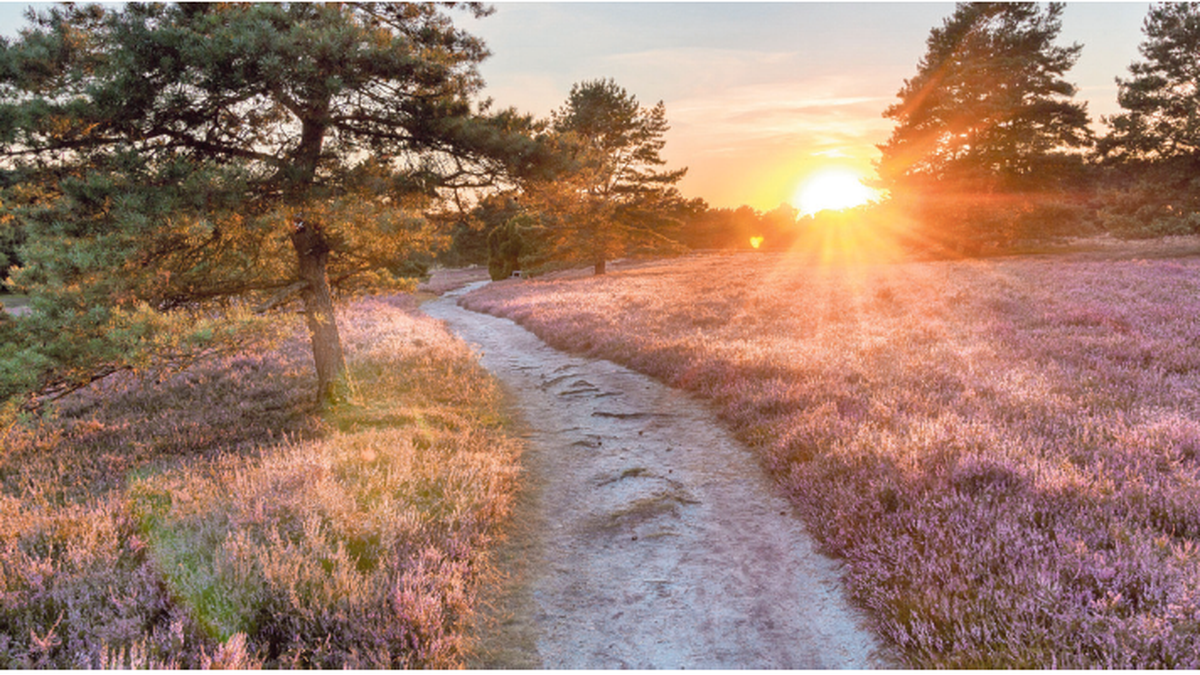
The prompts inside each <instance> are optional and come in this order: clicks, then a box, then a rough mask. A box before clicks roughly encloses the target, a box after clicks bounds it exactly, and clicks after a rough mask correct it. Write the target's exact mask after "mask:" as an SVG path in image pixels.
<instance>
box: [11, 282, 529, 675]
mask: <svg viewBox="0 0 1200 675" xmlns="http://www.w3.org/2000/svg"><path fill="white" fill-rule="evenodd" d="M414 308H415V305H414V304H413V303H412V302H411V300H405V299H400V298H390V299H382V300H367V301H362V302H359V303H355V304H354V305H352V306H350V307H348V308H347V309H346V310H344V311H343V312H342V313H341V315H340V317H339V322H340V323H341V325H342V326H343V332H344V336H343V337H344V342H345V345H346V349H347V360H348V362H349V368H350V372H351V376H352V378H353V379H354V382H355V384H356V385H357V387H358V397H357V399H356V405H354V406H350V407H346V408H343V409H340V410H338V411H337V412H336V413H334V414H332V415H329V416H326V417H324V418H322V417H318V416H317V415H316V413H315V412H314V411H313V410H312V408H311V398H312V394H311V392H312V391H313V383H312V381H311V380H310V378H311V356H310V355H309V354H308V353H307V350H306V349H305V348H304V344H305V341H304V340H303V339H301V336H300V335H297V336H296V338H295V339H293V340H291V341H288V342H287V343H285V344H284V345H283V346H282V348H281V349H279V350H277V351H272V352H266V351H263V352H260V353H253V354H244V355H241V356H238V357H236V358H228V359H219V360H212V361H210V362H206V363H202V364H199V365H197V366H194V367H192V368H190V369H188V370H186V371H184V372H182V373H180V374H178V375H175V376H173V377H170V378H166V379H164V380H163V381H158V380H157V379H156V378H154V377H134V376H121V377H114V378H110V379H109V380H106V381H104V382H102V383H100V384H99V385H97V386H94V387H92V388H90V389H87V390H83V391H80V392H77V393H76V394H74V395H72V396H71V397H70V398H68V399H64V400H63V401H62V403H61V405H60V406H59V408H58V410H57V412H56V415H55V416H53V417H51V418H48V419H44V420H40V421H39V422H38V423H37V424H26V425H18V426H14V427H12V428H9V429H0V667H2V668H17V667H21V668H25V667H53V668H73V669H78V668H96V667H101V668H118V667H150V668H175V667H183V668H210V667H212V668H216V667H221V668H240V669H244V668H254V667H259V666H269V667H349V668H358V669H363V668H393V667H436V668H446V667H454V666H457V665H460V664H461V662H462V659H463V655H464V652H465V650H466V647H467V645H466V637H465V636H466V634H467V629H468V624H469V620H470V617H471V614H472V611H473V607H474V604H475V589H476V586H477V585H478V580H479V577H480V573H481V571H482V570H483V569H484V568H485V561H486V556H487V552H488V547H489V543H490V542H491V540H492V538H493V536H494V530H495V528H496V526H497V524H498V523H499V521H500V520H501V519H503V518H504V517H505V515H506V514H507V512H508V509H509V503H510V501H511V495H512V491H513V489H514V487H515V481H516V456H517V450H518V448H517V446H516V444H515V443H514V442H513V441H512V440H510V439H508V438H507V437H506V436H505V435H504V433H503V427H502V425H501V422H502V418H501V416H500V414H499V400H500V399H499V392H498V390H497V388H496V386H495V384H494V383H493V382H492V380H491V379H490V378H488V377H487V376H486V374H485V373H484V372H483V371H482V370H481V369H480V367H479V366H478V364H477V363H476V362H475V360H474V357H473V355H472V354H471V352H470V350H469V349H468V348H467V347H466V346H465V345H464V344H463V343H462V342H461V341H459V340H457V339H455V338H453V337H451V336H450V335H449V334H447V333H446V332H445V330H444V329H443V328H442V327H441V326H440V324H438V323H437V322H435V321H433V320H431V319H429V318H427V317H424V316H422V315H419V314H417V313H414V312H413V311H412V310H413V309H414Z"/></svg>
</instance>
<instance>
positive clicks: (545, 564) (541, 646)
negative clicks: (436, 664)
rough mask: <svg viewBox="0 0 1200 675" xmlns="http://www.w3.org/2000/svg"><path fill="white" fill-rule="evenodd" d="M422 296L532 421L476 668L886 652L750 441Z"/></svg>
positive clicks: (625, 381)
mask: <svg viewBox="0 0 1200 675" xmlns="http://www.w3.org/2000/svg"><path fill="white" fill-rule="evenodd" d="M478 285H479V284H473V285H472V286H469V287H467V288H465V289H462V290H460V291H456V292H453V293H451V294H447V295H445V296H443V297H441V298H439V299H437V300H434V301H431V302H428V303H426V304H425V305H424V309H425V311H426V312H427V313H428V314H429V315H431V316H433V317H435V318H439V319H443V320H445V321H446V322H447V324H448V325H449V327H450V328H451V329H452V330H453V331H455V332H456V333H457V334H458V335H460V336H461V337H463V339H465V340H466V341H467V342H468V343H471V344H473V345H474V346H476V348H477V349H478V350H479V351H480V352H481V359H482V362H483V365H484V366H485V367H487V368H488V369H489V370H490V371H492V372H493V373H494V374H495V375H496V376H497V377H498V378H499V379H500V380H501V381H502V382H503V383H504V385H505V386H506V387H507V388H508V390H509V391H510V392H511V393H512V395H513V396H514V398H515V400H516V403H517V405H519V406H520V409H521V411H522V413H523V415H524V418H525V422H526V423H527V424H528V425H529V429H528V431H527V434H528V445H529V451H528V453H527V455H526V457H525V459H524V464H525V467H526V471H527V473H528V475H527V479H528V481H529V483H530V485H531V486H532V488H531V489H530V490H529V491H528V492H527V493H526V495H525V496H524V498H523V500H522V503H521V505H520V506H519V507H518V509H517V514H516V520H517V522H518V527H517V532H516V534H515V535H514V537H513V540H512V541H510V542H509V543H508V544H507V545H506V553H504V557H506V558H507V559H508V561H507V563H506V566H507V568H508V569H507V571H508V573H509V575H510V578H511V580H512V582H511V583H510V585H509V586H508V587H507V588H506V589H505V590H504V591H503V592H502V593H500V595H498V596H497V597H496V598H493V599H492V602H493V603H494V604H495V606H496V608H497V609H496V610H495V611H496V612H497V613H498V614H501V615H502V616H499V617H497V618H496V620H494V621H492V622H491V627H490V628H489V629H488V630H487V631H485V635H484V637H483V642H482V648H481V650H480V651H481V655H480V658H479V660H478V662H477V663H473V664H471V665H472V667H477V668H509V667H532V668H553V669H567V668H571V669H574V668H587V669H613V668H636V669H648V668H672V669H680V668H692V669H695V668H706V669H713V668H719V669H728V668H772V669H774V668H801V669H815V668H856V669H857V668H870V667H881V666H883V667H886V666H888V665H891V664H890V663H889V661H888V660H886V657H885V656H882V655H881V652H879V650H878V642H877V641H876V639H875V638H874V637H873V636H871V635H870V634H869V633H867V632H866V631H864V630H863V629H862V621H861V617H860V616H859V615H858V614H857V613H856V612H855V610H853V608H851V607H850V606H849V605H848V604H847V602H846V601H845V599H844V598H843V596H842V591H841V587H840V584H839V581H838V571H837V564H836V563H835V562H833V561H831V560H830V559H828V558H826V557H824V556H822V555H820V554H818V553H817V552H816V551H815V550H814V546H813V544H812V542H811V541H810V539H809V537H808V535H807V534H806V533H805V531H804V528H803V526H802V525H801V524H800V522H799V520H798V519H797V518H796V516H795V515H794V514H793V513H792V511H791V507H790V506H789V505H788V504H787V503H786V502H785V501H784V500H783V499H782V498H781V497H779V496H778V495H776V494H775V493H774V492H773V490H772V488H771V486H770V484H769V482H768V480H767V478H766V477H765V476H764V474H763V472H762V470H761V468H760V467H759V466H758V465H757V464H756V463H755V461H754V459H753V457H752V456H751V454H750V452H749V451H748V450H747V449H746V448H744V447H743V446H741V445H740V444H738V443H737V442H736V441H735V440H734V439H733V438H732V437H731V436H730V434H729V433H728V432H726V431H725V430H724V429H722V428H721V427H719V426H717V425H716V424H715V423H714V422H713V421H712V420H713V417H714V415H713V413H712V410H711V408H710V407H709V406H707V405H706V404H705V403H703V402H701V401H699V400H697V399H694V398H692V397H690V396H688V395H687V394H685V393H683V392H680V391H678V390H674V389H671V388H669V387H666V386H664V385H662V384H661V383H659V382H657V381H655V380H652V379H650V378H648V377H645V376H643V375H641V374H638V373H634V372H632V371H630V370H628V369H626V368H623V367H621V366H617V365H615V364H613V363H611V362H608V361H601V360H595V359H585V358H579V357H575V356H571V355H568V354H565V353H563V352H560V351H557V350H554V349H552V348H550V347H549V346H547V345H546V344H545V343H543V342H542V341H541V340H539V339H538V338H537V337H535V336H534V335H533V334H531V333H529V332H528V331H526V330H525V329H523V328H521V327H520V326H518V325H516V324H515V323H513V322H512V321H509V320H507V319H500V318H496V317H492V316H487V315H483V314H477V313H474V312H469V311H467V310H464V309H462V308H460V307H458V306H457V304H456V303H457V298H458V296H460V295H462V294H463V293H465V292H468V291H469V290H472V289H473V288H474V287H477V286H478Z"/></svg>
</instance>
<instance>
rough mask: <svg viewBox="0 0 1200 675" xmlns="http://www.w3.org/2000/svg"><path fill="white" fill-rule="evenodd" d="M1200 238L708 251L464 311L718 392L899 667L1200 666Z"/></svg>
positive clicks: (503, 297) (490, 294)
mask: <svg viewBox="0 0 1200 675" xmlns="http://www.w3.org/2000/svg"><path fill="white" fill-rule="evenodd" d="M1194 244H1195V242H1184V243H1183V244H1180V242H1168V243H1167V244H1165V245H1163V246H1161V247H1159V248H1147V249H1145V250H1142V251H1141V252H1139V251H1136V250H1135V251H1133V252H1132V253H1130V252H1121V251H1107V252H1106V251H1100V252H1098V253H1092V254H1084V253H1077V254H1062V255H1035V256H1025V257H1007V258H993V259H986V260H961V261H927V262H890V263H882V262H880V263H870V262H857V263H855V262H848V261H845V260H842V261H841V262H837V263H830V264H821V263H820V261H816V262H815V263H814V261H813V260H812V259H811V257H809V258H805V259H800V258H794V257H790V256H789V255H788V254H751V253H746V254H731V255H698V256H691V257H686V258H682V259H676V260H670V261H663V262H656V263H645V264H639V265H634V266H630V267H627V268H625V269H623V270H622V271H620V272H618V273H610V274H608V275H605V276H597V277H588V278H582V277H576V278H564V279H558V280H554V281H536V280H514V281H506V282H501V283H497V284H492V285H491V286H489V287H485V288H483V289H481V290H479V291H476V292H474V293H473V294H471V295H468V296H467V297H466V298H465V299H464V303H465V305H466V306H467V307H469V308H471V309H475V310H479V311H485V312H489V313H493V314H498V315H503V316H507V317H510V318H512V319H514V320H516V321H517V322H519V323H521V324H522V325H524V326H526V327H527V328H529V329H531V330H532V331H534V332H535V333H537V334H538V335H539V336H541V337H542V338H543V339H544V340H546V341H547V342H548V343H549V344H551V345H552V346H555V347H558V348H561V349H565V350H569V351H572V352H577V353H583V354H587V355H591V356H597V357H602V358H606V359H611V360H613V361H616V362H618V363H621V364H624V365H627V366H629V367H631V368H633V369H635V370H639V371H641V372H644V373H647V374H649V375H652V376H654V377H657V378H659V379H661V380H663V381H665V382H666V383H668V384H671V385H673V386H677V387H680V388H684V389H687V390H691V391H693V392H696V393H697V394H699V395H701V396H703V397H707V398H709V399H711V400H712V401H714V402H715V404H716V406H717V409H718V410H719V411H720V416H721V418H722V420H723V421H724V423H726V424H727V425H728V426H729V427H730V428H731V429H732V430H733V431H734V432H735V433H736V434H737V435H738V436H739V437H740V438H742V439H743V440H744V441H746V442H748V443H749V444H751V445H752V446H753V447H754V448H755V449H756V450H757V452H758V455H759V457H760V459H761V463H762V465H763V466H764V467H765V468H766V469H767V470H768V471H769V472H770V473H771V474H772V475H773V476H774V478H775V480H776V482H777V484H778V486H779V488H780V489H781V490H782V491H783V492H784V493H786V494H787V495H788V497H789V498H790V500H791V501H792V502H793V504H794V505H795V506H796V507H797V509H798V511H799V512H800V513H801V514H802V515H803V517H804V519H805V521H806V524H807V526H808V527H809V529H810V531H811V532H812V533H813V534H814V536H815V537H816V538H817V539H818V540H819V542H820V544H821V545H822V547H823V548H824V549H825V550H826V551H827V552H829V553H830V554H832V555H834V556H836V557H837V558H840V559H841V560H842V561H844V563H845V579H846V583H847V585H848V588H849V591H850V594H851V597H852V599H853V601H854V602H856V603H857V604H858V605H859V606H861V607H863V608H864V609H866V610H867V611H868V612H869V613H870V614H871V617H872V620H873V622H874V627H875V628H876V630H877V631H878V632H879V634H880V635H881V636H883V637H884V638H885V639H886V640H888V641H890V642H891V643H892V644H893V645H894V646H896V647H897V648H898V650H899V651H900V652H901V653H902V654H903V657H904V658H905V660H906V661H907V664H908V665H909V666H912V667H952V668H967V667H981V666H982V667H997V668H999V667H1003V668H1010V667H1021V668H1049V667H1058V668H1062V667H1067V668H1090V667H1106V668H1149V667H1170V668H1196V667H1198V666H1200V631H1198V630H1197V628H1198V627H1200V546H1198V545H1197V543H1198V542H1197V540H1198V539H1200V456H1198V455H1200V423H1198V422H1197V419H1198V417H1197V412H1198V410H1200V393H1198V392H1200V349H1198V348H1197V335H1200V256H1196V255H1194V253H1193V254H1191V255H1187V254H1183V255H1180V254H1179V253H1178V252H1179V251H1181V250H1191V251H1193V252H1194V250H1195V248H1194ZM1181 245H1182V246H1185V247H1190V248H1184V249H1181V248H1180V246H1181ZM1171 251H1175V252H1176V253H1171Z"/></svg>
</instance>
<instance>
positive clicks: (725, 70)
mask: <svg viewBox="0 0 1200 675" xmlns="http://www.w3.org/2000/svg"><path fill="white" fill-rule="evenodd" d="M495 7H496V9H497V11H496V13H495V14H493V15H492V16H490V17H486V18H484V19H482V20H474V19H463V20H462V21H461V25H463V27H465V28H467V29H468V30H469V31H471V32H472V33H474V34H476V35H478V36H480V37H482V38H483V39H484V40H485V41H486V42H487V43H488V45H489V47H490V48H491V50H492V52H493V56H492V57H491V58H490V59H489V60H488V61H487V62H485V63H484V65H483V67H482V68H481V71H482V73H483V75H484V77H485V79H486V80H487V82H488V89H487V92H486V93H487V94H488V95H489V96H491V97H493V98H494V99H495V102H496V103H497V104H498V105H500V106H515V107H517V108H518V109H520V110H523V111H526V112H531V113H534V114H535V115H538V116H546V115H548V114H549V113H550V111H551V110H553V109H555V108H557V107H559V106H561V105H562V103H563V101H564V100H565V99H566V95H567V92H568V91H569V90H570V88H571V85H572V84H574V83H576V82H579V81H582V80H589V79H597V78H602V77H612V78H614V79H615V80H616V81H617V83H618V84H619V85H621V86H623V87H625V88H626V89H627V90H628V91H629V92H630V93H632V94H634V95H635V96H637V98H638V100H639V101H641V102H642V103H643V104H647V105H650V104H653V103H655V102H657V101H659V100H662V101H663V102H664V103H665V104H666V109H667V119H668V120H669V122H670V123H671V126H672V129H671V131H670V132H668V134H667V147H666V149H665V150H664V153H663V154H664V156H665V157H666V158H667V159H668V160H669V162H670V164H671V166H672V167H678V166H687V167H688V175H687V177H686V178H684V180H683V181H682V182H681V183H680V189H681V190H682V192H683V193H684V195H685V196H688V197H703V198H704V199H705V200H706V201H708V203H709V204H710V205H712V206H723V207H736V206H739V205H741V204H749V205H751V206H753V207H755V208H759V209H763V210H767V209H772V208H775V207H776V206H778V205H779V204H780V203H781V202H785V201H789V202H793V203H794V199H793V198H794V195H795V193H796V191H797V189H798V187H799V186H800V185H801V184H802V183H803V182H804V181H805V179H806V178H808V177H809V176H810V175H812V174H813V173H815V172H819V171H821V170H823V169H826V168H831V167H840V168H848V169H851V170H854V171H856V172H858V173H860V174H862V175H863V176H867V177H869V176H872V175H873V170H872V168H871V162H872V160H873V159H875V158H876V157H877V156H878V151H877V150H876V149H875V144H877V143H882V142H884V141H885V140H886V139H887V137H888V135H889V134H890V132H891V129H892V122H891V121H890V120H886V119H884V118H883V117H882V116H881V113H882V112H883V110H884V109H885V108H886V107H887V106H888V105H890V104H891V103H892V102H893V101H894V100H895V95H896V92H897V91H898V90H899V89H900V87H901V86H902V85H903V81H904V79H905V78H909V77H912V76H913V75H914V74H916V69H917V62H918V61H919V60H920V58H921V56H922V55H923V54H924V52H925V39H926V38H927V37H928V35H929V31H930V29H931V28H933V27H934V26H936V25H940V24H941V22H942V20H943V19H944V18H946V17H948V16H949V15H950V14H951V13H952V12H953V10H954V6H953V4H950V3H905V2H893V3H602V4H594V3H498V4H496V5H495ZM1147 8H1148V4H1146V3H1072V4H1069V5H1067V9H1066V11H1065V12H1064V15H1063V32H1062V34H1061V36H1060V40H1059V42H1060V44H1068V43H1071V42H1080V43H1082V44H1083V45H1084V49H1083V54H1082V56H1081V58H1080V61H1079V63H1078V64H1077V65H1076V67H1075V69H1073V70H1072V71H1070V72H1069V73H1068V80H1070V81H1072V82H1074V83H1075V84H1077V85H1078V86H1079V87H1080V92H1079V94H1078V97H1079V98H1080V99H1083V100H1086V101H1088V104H1089V111H1090V112H1091V114H1092V117H1093V119H1096V118H1097V117H1098V114H1111V113H1113V112H1116V110H1117V107H1116V86H1115V83H1114V81H1113V78H1114V77H1116V76H1127V75H1128V71H1127V67H1128V65H1129V63H1130V62H1132V61H1133V60H1135V59H1136V58H1137V56H1138V55H1137V44H1138V43H1139V42H1140V40H1141V23H1142V19H1143V18H1144V17H1145V13H1146V9H1147ZM1097 121H1098V120H1097ZM796 205H797V206H801V205H799V204H796Z"/></svg>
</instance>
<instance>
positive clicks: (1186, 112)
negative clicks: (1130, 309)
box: [1097, 3, 1200, 235]
mask: <svg viewBox="0 0 1200 675" xmlns="http://www.w3.org/2000/svg"><path fill="white" fill-rule="evenodd" d="M1142 32H1143V34H1144V35H1145V38H1144V39H1143V41H1142V44H1141V45H1140V46H1139V51H1140V52H1141V55H1142V57H1143V59H1144V60H1142V61H1139V62H1135V63H1133V64H1131V65H1130V66H1129V71H1130V75H1131V77H1130V78H1129V79H1122V78H1117V86H1118V92H1117V101H1118V103H1120V105H1121V108H1123V109H1124V111H1125V112H1122V113H1119V114H1117V115H1113V116H1111V117H1108V118H1105V120H1104V121H1105V122H1106V123H1107V125H1108V127H1109V133H1108V134H1107V135H1106V136H1104V137H1103V138H1101V139H1100V141H1099V143H1098V144H1097V151H1098V154H1099V155H1100V156H1101V157H1102V158H1103V159H1104V160H1105V164H1107V165H1108V166H1110V167H1112V168H1114V169H1115V170H1116V172H1117V175H1116V177H1115V178H1114V180H1113V181H1112V182H1113V185H1112V186H1111V187H1110V190H1109V191H1108V194H1107V196H1108V198H1107V199H1106V205H1105V206H1106V208H1105V211H1106V218H1107V220H1108V221H1109V223H1108V224H1109V227H1110V229H1114V230H1116V231H1118V232H1120V233H1123V234H1149V235H1153V234H1183V233H1190V232H1195V231H1200V7H1198V6H1197V5H1195V4H1193V3H1162V4H1157V5H1154V6H1152V7H1151V8H1150V11H1149V13H1148V14H1147V16H1146V21H1145V23H1144V24H1143V27H1142Z"/></svg>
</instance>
